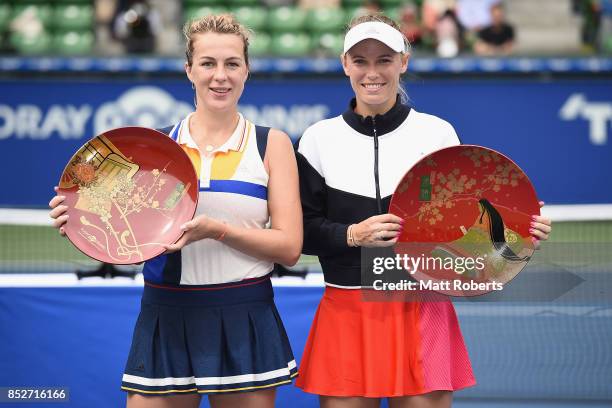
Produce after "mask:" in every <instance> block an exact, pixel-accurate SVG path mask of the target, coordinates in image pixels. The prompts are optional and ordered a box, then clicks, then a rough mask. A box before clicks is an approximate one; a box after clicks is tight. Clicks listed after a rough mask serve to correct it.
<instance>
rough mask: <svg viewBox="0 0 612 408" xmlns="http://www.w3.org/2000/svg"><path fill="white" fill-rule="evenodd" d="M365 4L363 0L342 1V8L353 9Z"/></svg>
mask: <svg viewBox="0 0 612 408" xmlns="http://www.w3.org/2000/svg"><path fill="white" fill-rule="evenodd" d="M363 3H364V1H363V0H342V7H344V8H351V9H353V8H357V7H361V6H363Z"/></svg>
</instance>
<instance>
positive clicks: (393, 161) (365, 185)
mask: <svg viewBox="0 0 612 408" xmlns="http://www.w3.org/2000/svg"><path fill="white" fill-rule="evenodd" d="M409 56H410V53H409V44H408V41H407V40H406V39H405V37H404V36H403V35H402V34H401V33H400V31H399V27H398V25H397V24H396V23H395V22H394V21H392V20H391V19H389V18H387V17H384V16H381V15H366V16H362V17H358V18H356V19H355V20H353V21H352V22H351V24H350V25H349V30H348V32H347V34H346V36H345V42H344V53H343V54H342V56H341V59H342V64H343V67H344V72H345V74H346V75H347V76H348V77H349V79H350V83H351V86H352V88H353V90H354V92H355V98H354V99H353V100H352V101H351V103H350V106H349V109H347V111H346V112H344V113H343V114H342V115H340V116H338V117H335V118H331V119H327V120H323V121H320V122H318V123H316V124H314V125H313V126H311V127H309V128H308V129H307V130H306V131H305V132H304V135H303V136H302V138H301V139H300V141H299V143H298V149H297V152H298V154H297V159H298V169H299V173H300V194H301V200H302V209H303V215H304V248H303V252H305V253H308V254H313V255H317V256H318V257H319V260H320V262H321V266H322V269H323V273H324V277H325V283H326V288H325V293H324V295H323V298H322V300H321V303H320V305H319V308H318V310H317V313H316V316H315V318H314V322H313V325H312V328H311V332H310V335H309V338H308V342H307V344H306V348H305V350H304V354H303V356H302V361H301V364H300V370H299V378H298V381H297V383H296V385H297V386H298V387H300V388H302V389H303V390H304V391H306V392H309V393H313V394H318V395H319V396H320V403H321V407H324V408H349V407H350V408H352V407H378V406H379V404H380V401H381V398H388V399H389V407H390V408H400V407H402V408H403V407H449V406H450V405H451V402H452V392H453V391H455V390H458V389H461V388H465V387H469V386H472V385H474V384H475V379H474V376H473V373H472V368H471V364H470V360H469V357H468V353H467V351H466V348H465V345H464V342H463V338H462V335H461V331H460V329H459V325H458V322H457V317H456V314H455V310H454V308H453V305H452V303H451V302H450V301H449V300H447V299H444V300H442V301H428V302H402V301H393V302H376V301H364V299H363V293H364V292H363V291H362V290H355V289H361V285H362V282H361V252H360V248H359V247H367V248H372V247H390V246H392V245H393V244H394V243H395V242H396V241H397V237H398V236H399V234H400V232H401V230H402V228H403V220H402V219H401V218H400V217H398V216H396V215H393V214H389V213H388V208H389V203H390V199H391V195H392V193H393V190H394V189H395V186H396V185H397V183H398V182H399V181H400V179H401V178H402V177H403V175H404V174H405V172H406V171H407V170H408V169H409V168H410V167H411V166H412V165H413V164H414V163H416V162H417V161H418V160H419V159H420V158H421V157H422V156H424V155H427V154H429V153H431V152H433V151H435V150H438V149H440V148H443V147H447V146H453V145H457V144H459V143H460V141H459V138H458V137H457V134H456V133H455V130H454V129H453V127H452V126H451V125H450V124H449V123H448V122H446V121H444V120H442V119H440V118H438V117H435V116H432V115H428V114H424V113H420V112H417V111H416V110H414V109H412V108H410V107H409V106H407V105H406V104H405V101H406V95H405V92H404V91H403V89H402V87H401V86H400V75H401V74H402V73H404V72H406V69H407V66H408V59H409ZM409 227H410V226H408V225H407V226H406V228H409ZM532 227H533V232H532V235H533V239H534V242H535V244H536V246H537V243H538V242H539V240H545V239H547V238H548V233H549V232H550V221H549V220H548V219H546V218H544V217H535V218H534V223H533V224H532Z"/></svg>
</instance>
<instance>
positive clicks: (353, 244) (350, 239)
mask: <svg viewBox="0 0 612 408" xmlns="http://www.w3.org/2000/svg"><path fill="white" fill-rule="evenodd" d="M354 225H355V224H351V225H349V227H348V229H347V235H348V245H349V246H350V247H356V246H357V243H356V242H355V238H354V237H353V226H354Z"/></svg>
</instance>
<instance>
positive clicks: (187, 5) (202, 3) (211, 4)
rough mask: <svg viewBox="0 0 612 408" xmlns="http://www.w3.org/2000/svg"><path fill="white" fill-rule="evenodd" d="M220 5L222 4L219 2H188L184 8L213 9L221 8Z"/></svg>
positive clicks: (210, 0)
mask: <svg viewBox="0 0 612 408" xmlns="http://www.w3.org/2000/svg"><path fill="white" fill-rule="evenodd" d="M220 5H221V2H220V1H219V0H186V1H185V4H184V7H185V8H192V7H204V6H208V7H213V6H220Z"/></svg>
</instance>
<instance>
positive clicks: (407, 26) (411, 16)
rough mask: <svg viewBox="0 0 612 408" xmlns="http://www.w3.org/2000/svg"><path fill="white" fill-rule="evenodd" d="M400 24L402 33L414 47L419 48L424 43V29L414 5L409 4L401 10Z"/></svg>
mask: <svg viewBox="0 0 612 408" xmlns="http://www.w3.org/2000/svg"><path fill="white" fill-rule="evenodd" d="M399 20H400V21H399V23H400V29H401V30H402V33H403V34H404V35H405V36H406V38H407V39H408V41H409V42H410V44H411V45H413V46H419V45H421V44H422V42H423V29H422V27H421V23H420V21H419V18H418V15H417V8H416V6H415V5H414V4H411V3H408V4H406V5H405V6H404V7H402V8H401V9H400V12H399Z"/></svg>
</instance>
